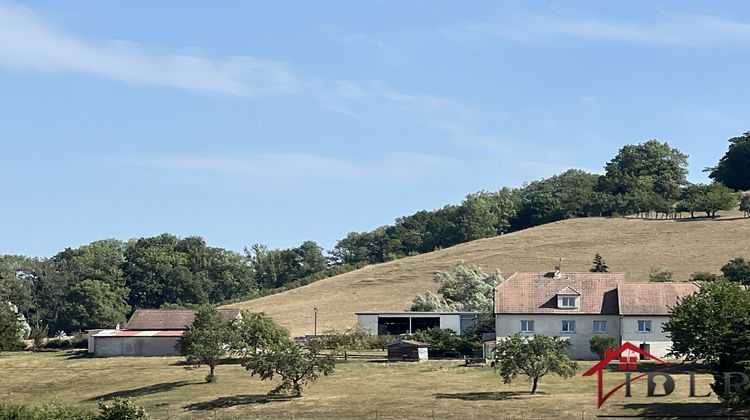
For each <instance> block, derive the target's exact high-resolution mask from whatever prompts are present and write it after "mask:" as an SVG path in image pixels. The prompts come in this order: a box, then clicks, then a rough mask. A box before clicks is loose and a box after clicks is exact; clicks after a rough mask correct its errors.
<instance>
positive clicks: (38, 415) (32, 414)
mask: <svg viewBox="0 0 750 420" xmlns="http://www.w3.org/2000/svg"><path fill="white" fill-rule="evenodd" d="M97 418H98V417H97V416H96V415H95V414H94V413H93V412H91V411H89V410H85V409H82V408H76V407H70V406H64V405H59V404H48V405H44V406H42V407H30V406H26V405H21V404H0V419H8V420H48V419H55V420H95V419H97Z"/></svg>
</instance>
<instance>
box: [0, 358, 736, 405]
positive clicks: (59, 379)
mask: <svg viewBox="0 0 750 420" xmlns="http://www.w3.org/2000/svg"><path fill="white" fill-rule="evenodd" d="M376 358H377V356H376ZM379 358H382V356H379ZM179 362H180V359H179V358H169V357H164V358H161V357H159V358H132V357H119V358H101V359H100V358H88V357H76V356H75V355H73V354H72V353H68V352H59V353H2V354H0V373H2V374H1V375H0V402H22V403H28V404H34V405H38V404H42V403H44V402H53V401H57V402H61V403H66V404H82V405H86V406H89V407H91V408H95V407H96V403H97V401H99V400H101V399H108V398H113V397H116V396H125V397H132V398H133V399H135V401H136V402H137V403H138V404H141V405H143V406H145V407H146V409H147V410H148V412H149V413H150V414H151V415H152V417H153V418H157V419H161V418H208V419H211V418H257V417H262V418H269V417H271V418H372V419H374V418H376V417H377V418H382V419H385V418H433V413H434V417H435V418H478V419H479V418H519V419H520V418H524V419H537V418H574V419H578V418H582V417H583V418H596V416H597V415H660V416H674V417H677V416H678V415H688V414H689V415H694V416H696V415H703V416H707V415H709V414H720V413H721V410H722V409H721V406H720V405H719V404H718V400H717V399H716V398H715V397H708V398H688V393H689V385H688V376H687V375H686V374H678V375H675V376H674V377H675V380H676V390H675V392H674V393H673V395H670V396H668V397H662V398H653V397H652V398H647V397H645V394H646V390H645V389H646V384H645V379H644V380H640V381H637V382H635V383H633V397H632V398H624V396H623V394H624V393H623V392H622V391H620V392H618V393H617V394H616V395H614V396H613V397H612V398H611V399H610V400H609V401H608V402H607V403H606V404H605V406H604V407H602V409H601V410H597V409H596V378H595V377H588V378H583V377H581V376H580V374H579V375H577V376H576V377H574V378H571V379H561V378H559V377H556V376H549V377H544V378H543V379H542V381H541V383H540V387H539V392H538V394H537V395H529V394H528V391H529V389H530V386H529V384H528V383H527V382H526V381H523V380H520V381H519V382H518V383H516V384H513V385H512V386H509V385H507V384H503V383H501V382H500V380H499V377H498V376H497V375H496V374H495V372H494V371H493V370H492V369H491V368H489V367H486V368H484V367H479V368H476V367H463V366H461V362H458V361H428V362H421V363H404V362H402V363H384V362H382V361H380V360H373V358H367V359H355V360H351V361H349V362H345V363H341V364H339V365H338V366H337V369H336V371H335V372H334V374H333V375H331V376H329V377H324V378H322V379H320V380H319V381H318V382H315V383H314V384H312V385H310V386H309V387H307V388H306V389H305V395H304V396H303V397H302V398H296V399H285V398H278V397H276V398H274V397H268V396H267V395H266V392H268V391H269V390H270V389H271V388H273V386H274V384H273V383H269V382H261V381H260V380H258V379H257V378H255V377H251V376H250V374H249V373H248V372H247V371H245V369H244V368H242V367H241V366H238V365H222V366H219V367H218V368H217V374H218V375H219V382H218V383H216V384H205V383H203V377H204V376H205V375H206V373H207V369H205V368H204V369H186V368H185V367H183V366H180V365H179ZM590 366H592V363H591V362H584V363H581V368H582V370H581V372H582V371H583V369H587V368H588V367H590ZM605 378H609V379H607V381H606V382H607V385H608V386H609V385H611V384H612V383H614V382H616V380H615V379H617V380H619V381H621V380H622V374H620V373H608V374H605ZM710 380H711V378H710V377H709V376H708V375H699V376H698V381H697V392H698V393H699V394H701V393H705V392H707V390H708V384H709V383H710Z"/></svg>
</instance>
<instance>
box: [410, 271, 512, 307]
mask: <svg viewBox="0 0 750 420" xmlns="http://www.w3.org/2000/svg"><path fill="white" fill-rule="evenodd" d="M433 279H434V281H435V282H436V283H438V284H439V285H440V286H439V287H438V293H440V294H441V295H442V299H441V298H437V299H436V298H435V297H434V295H433V296H430V295H431V293H430V292H428V293H427V294H425V295H424V296H420V295H417V296H416V297H415V298H414V300H413V301H412V310H421V311H454V312H463V311H469V312H473V311H476V312H491V311H492V310H493V307H492V305H493V296H492V295H493V293H494V292H495V287H496V286H497V285H499V284H501V283H502V282H504V281H505V279H503V277H502V275H500V271H499V270H497V271H494V272H492V273H489V274H487V273H485V272H483V271H482V270H481V269H480V268H479V267H467V266H465V265H464V264H459V265H458V266H456V268H455V270H454V272H453V273H452V274H451V273H448V272H445V271H440V272H437V273H436V274H435V276H434V278H433Z"/></svg>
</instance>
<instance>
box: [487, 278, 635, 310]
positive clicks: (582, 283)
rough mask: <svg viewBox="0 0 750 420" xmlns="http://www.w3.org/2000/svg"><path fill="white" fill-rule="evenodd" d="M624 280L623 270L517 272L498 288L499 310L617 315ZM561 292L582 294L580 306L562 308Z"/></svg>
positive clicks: (497, 305) (497, 308) (496, 292)
mask: <svg viewBox="0 0 750 420" xmlns="http://www.w3.org/2000/svg"><path fill="white" fill-rule="evenodd" d="M624 281H625V275H624V274H622V273H590V272H586V273H565V272H563V273H561V274H560V277H559V278H558V277H555V275H554V273H515V274H513V275H512V276H510V277H509V278H508V279H507V280H506V281H505V282H504V283H502V284H501V285H500V286H498V287H497V288H496V289H495V313H496V314H537V313H538V314H544V313H549V314H554V313H577V314H601V315H616V314H617V313H618V307H617V285H618V284H620V283H622V282H624ZM559 293H563V294H568V293H572V294H576V293H577V294H579V295H580V298H579V299H580V302H579V306H578V308H575V309H560V308H558V307H557V295H558V294H559Z"/></svg>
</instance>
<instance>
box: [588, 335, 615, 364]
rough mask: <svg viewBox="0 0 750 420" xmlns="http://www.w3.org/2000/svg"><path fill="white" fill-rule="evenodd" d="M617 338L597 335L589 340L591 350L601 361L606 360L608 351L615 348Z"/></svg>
mask: <svg viewBox="0 0 750 420" xmlns="http://www.w3.org/2000/svg"><path fill="white" fill-rule="evenodd" d="M615 344H616V342H615V338H614V337H610V336H608V335H595V336H593V337H591V340H589V350H591V352H592V353H596V354H597V356H599V359H604V354H605V353H606V352H607V349H614V348H615Z"/></svg>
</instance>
